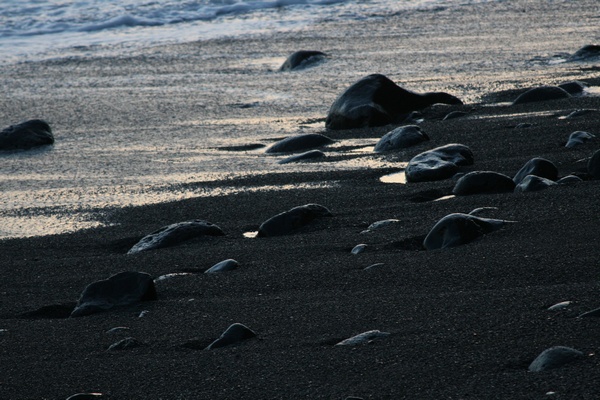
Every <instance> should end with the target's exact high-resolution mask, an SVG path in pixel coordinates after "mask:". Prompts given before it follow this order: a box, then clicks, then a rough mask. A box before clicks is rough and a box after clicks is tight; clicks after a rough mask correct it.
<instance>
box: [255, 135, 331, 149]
mask: <svg viewBox="0 0 600 400" xmlns="http://www.w3.org/2000/svg"><path fill="white" fill-rule="evenodd" d="M331 143H333V139H331V138H329V137H327V136H325V135H321V134H319V133H307V134H304V135H296V136H290V137H287V138H285V139H283V140H280V141H278V142H276V143H275V144H273V145H272V146H271V147H269V148H268V149H267V151H266V152H267V153H296V152H298V151H305V150H309V149H314V148H316V147H322V146H326V145H328V144H331Z"/></svg>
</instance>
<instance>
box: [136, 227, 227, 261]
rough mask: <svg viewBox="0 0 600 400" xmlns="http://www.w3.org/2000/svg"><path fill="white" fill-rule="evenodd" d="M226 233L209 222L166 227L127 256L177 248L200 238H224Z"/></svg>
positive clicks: (143, 240)
mask: <svg viewBox="0 0 600 400" xmlns="http://www.w3.org/2000/svg"><path fill="white" fill-rule="evenodd" d="M224 235H225V232H223V231H222V230H221V228H219V227H218V226H217V225H214V224H212V223H210V222H208V221H204V220H200V219H194V220H191V221H184V222H178V223H176V224H172V225H168V226H165V227H163V228H161V229H159V230H157V231H155V232H152V233H151V234H149V235H147V236H145V237H143V238H142V239H141V240H140V241H139V242H137V243H136V244H135V245H134V246H133V247H132V248H131V249H130V250H129V251H128V252H127V254H136V253H139V252H142V251H148V250H155V249H160V248H163V247H169V246H175V245H178V244H180V243H182V242H184V241H186V240H190V239H193V238H196V237H200V236H224Z"/></svg>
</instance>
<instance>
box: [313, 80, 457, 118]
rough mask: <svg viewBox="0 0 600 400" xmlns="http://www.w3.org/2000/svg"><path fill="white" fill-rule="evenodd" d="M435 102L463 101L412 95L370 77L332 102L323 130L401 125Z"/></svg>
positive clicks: (445, 96)
mask: <svg viewBox="0 0 600 400" xmlns="http://www.w3.org/2000/svg"><path fill="white" fill-rule="evenodd" d="M436 103H444V104H462V101H460V100H459V99H458V98H456V97H454V96H452V95H449V94H448V93H442V92H435V93H424V94H419V93H415V92H412V91H409V90H406V89H403V88H401V87H400V86H398V85H396V84H395V83H394V82H392V81H391V80H390V79H389V78H387V77H385V76H383V75H380V74H373V75H369V76H366V77H364V78H362V79H360V80H359V81H358V82H356V83H354V84H353V85H351V86H350V87H349V88H347V89H346V90H345V91H344V92H343V93H342V94H341V95H340V96H339V97H338V98H337V99H336V100H335V101H334V103H333V104H332V105H331V108H330V109H329V113H328V115H327V120H326V121H325V127H326V128H327V129H332V130H339V129H352V128H364V127H372V126H383V125H387V124H390V123H392V122H400V121H401V120H404V119H405V118H406V116H407V115H408V114H410V112H411V111H418V110H422V109H424V108H426V107H429V106H431V105H433V104H436Z"/></svg>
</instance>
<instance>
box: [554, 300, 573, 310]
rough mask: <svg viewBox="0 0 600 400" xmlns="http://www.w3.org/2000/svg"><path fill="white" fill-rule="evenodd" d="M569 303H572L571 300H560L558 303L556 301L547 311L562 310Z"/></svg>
mask: <svg viewBox="0 0 600 400" xmlns="http://www.w3.org/2000/svg"><path fill="white" fill-rule="evenodd" d="M571 303H573V302H572V301H561V302H560V303H556V304H555V305H553V306H550V307H548V311H558V310H564V309H565V308H567V307H568V306H569V305H570V304H571Z"/></svg>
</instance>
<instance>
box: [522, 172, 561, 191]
mask: <svg viewBox="0 0 600 400" xmlns="http://www.w3.org/2000/svg"><path fill="white" fill-rule="evenodd" d="M554 185H556V182H554V181H551V180H550V179H546V178H542V177H541V176H537V175H527V176H526V177H525V178H523V180H522V181H521V182H519V184H518V185H517V186H515V193H525V192H539V191H540V190H544V189H548V188H549V187H550V186H554Z"/></svg>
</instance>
